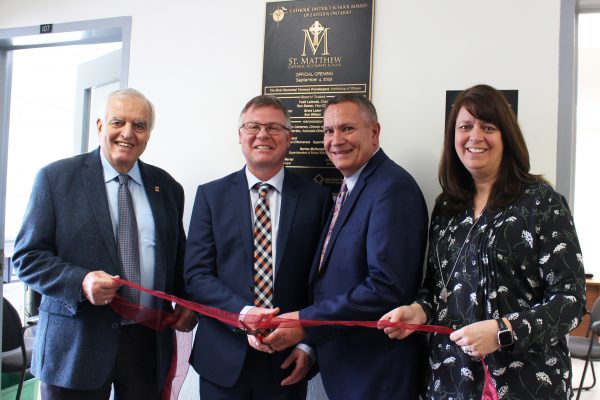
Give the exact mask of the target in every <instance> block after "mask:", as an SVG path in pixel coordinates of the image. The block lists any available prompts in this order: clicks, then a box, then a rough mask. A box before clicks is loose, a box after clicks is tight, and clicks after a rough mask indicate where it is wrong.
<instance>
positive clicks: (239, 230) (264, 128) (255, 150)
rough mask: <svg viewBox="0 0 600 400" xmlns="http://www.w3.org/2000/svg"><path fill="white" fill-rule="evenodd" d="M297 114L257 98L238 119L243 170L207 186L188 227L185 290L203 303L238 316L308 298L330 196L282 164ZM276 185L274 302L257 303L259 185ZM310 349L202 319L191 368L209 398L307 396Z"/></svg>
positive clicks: (272, 197) (295, 305)
mask: <svg viewBox="0 0 600 400" xmlns="http://www.w3.org/2000/svg"><path fill="white" fill-rule="evenodd" d="M290 126H291V125H290V119H289V115H288V111H287V110H286V108H285V107H284V105H283V104H282V103H281V102H280V101H279V100H278V99H277V98H275V97H272V96H257V97H255V98H253V99H252V100H250V101H249V102H248V103H247V104H246V106H245V107H244V109H243V111H242V113H241V116H240V128H239V131H238V135H239V142H240V144H241V147H242V152H243V154H244V157H245V158H246V167H245V168H243V169H242V170H240V171H238V172H234V173H233V174H231V175H228V176H226V177H224V178H221V179H218V180H216V181H213V182H210V183H207V184H204V185H200V186H199V187H198V191H197V194H196V200H195V202H194V208H193V211H192V218H191V222H190V228H189V232H188V244H187V248H186V257H185V279H186V288H187V291H188V293H190V296H191V298H192V299H193V300H194V301H197V302H199V303H202V304H206V305H209V306H213V307H217V308H220V309H223V310H225V311H229V312H232V313H241V314H243V316H242V317H241V318H242V319H243V318H248V320H252V318H251V317H249V315H269V314H272V315H274V314H276V313H277V312H279V311H280V310H281V311H283V312H287V311H292V310H297V309H299V308H302V307H305V306H307V305H308V304H309V288H308V278H309V274H310V269H311V264H312V258H313V255H314V253H315V251H316V248H317V244H318V241H319V235H320V233H321V229H322V228H323V226H324V224H325V220H326V218H327V215H328V213H329V209H330V205H331V195H330V194H329V191H328V190H326V189H325V188H323V187H322V186H320V185H318V184H316V183H314V182H311V181H308V180H305V179H303V178H300V177H299V176H297V175H295V174H294V173H292V172H290V171H289V170H287V169H285V168H284V166H283V161H284V158H285V156H286V154H287V151H288V148H289V146H290V142H291V135H290V129H291V128H290ZM259 182H263V183H268V184H270V185H271V189H270V190H269V194H268V195H267V200H268V203H269V208H270V214H271V225H272V247H271V249H272V260H273V262H272V266H273V268H272V270H273V272H274V289H273V298H272V304H273V307H275V308H273V309H272V308H266V307H258V306H254V304H255V303H254V301H255V293H254V292H255V287H256V285H255V283H254V278H253V277H254V263H255V262H254V244H253V224H254V222H253V221H254V219H255V215H254V207H255V204H256V202H257V199H258V196H259V195H258V191H257V190H256V188H255V184H257V183H259ZM308 352H310V349H308V348H307V347H302V346H301V347H297V348H295V349H289V350H287V351H284V352H280V353H273V350H272V349H270V348H269V347H267V346H264V345H262V344H261V343H260V341H259V340H258V339H257V338H256V337H254V336H252V335H245V334H243V333H240V332H236V331H234V329H233V328H232V327H231V326H228V325H225V324H222V323H220V322H218V321H216V320H213V319H210V318H202V317H201V318H200V320H199V322H198V330H197V333H196V339H195V342H194V348H193V350H192V356H191V364H192V365H193V367H194V369H195V370H196V371H197V372H198V373H199V374H200V395H201V396H200V397H201V398H202V400H210V399H216V398H218V399H236V400H238V399H305V398H306V387H307V385H306V377H305V376H306V374H307V372H308V371H309V370H310V368H311V365H312V363H313V361H312V358H310V356H309V354H308Z"/></svg>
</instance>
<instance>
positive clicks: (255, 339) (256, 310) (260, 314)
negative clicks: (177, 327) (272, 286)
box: [240, 307, 279, 354]
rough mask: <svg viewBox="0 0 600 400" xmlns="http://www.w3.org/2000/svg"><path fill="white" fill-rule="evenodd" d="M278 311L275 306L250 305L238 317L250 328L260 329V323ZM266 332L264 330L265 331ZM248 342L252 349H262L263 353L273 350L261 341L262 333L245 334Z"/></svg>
mask: <svg viewBox="0 0 600 400" xmlns="http://www.w3.org/2000/svg"><path fill="white" fill-rule="evenodd" d="M277 313H279V307H277V308H264V307H252V308H251V309H249V310H248V312H246V313H245V314H244V315H243V316H241V317H240V320H241V321H242V322H243V324H244V325H245V326H246V327H248V328H250V329H252V330H260V329H262V327H261V325H262V324H264V323H265V322H266V321H269V320H270V319H271V318H273V317H274V316H275V315H277ZM265 334H266V331H265ZM247 337H248V344H249V345H250V347H252V348H253V349H256V350H258V351H263V352H265V353H270V354H272V353H274V352H275V350H273V349H272V348H270V347H269V346H267V345H265V344H263V343H262V340H263V336H262V335H258V336H257V335H247Z"/></svg>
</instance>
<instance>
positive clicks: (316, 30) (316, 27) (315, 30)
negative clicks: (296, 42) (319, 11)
mask: <svg viewBox="0 0 600 400" xmlns="http://www.w3.org/2000/svg"><path fill="white" fill-rule="evenodd" d="M308 30H309V31H310V33H312V34H313V35H314V37H315V39H314V40H315V42H316V41H317V39H318V38H319V35H320V34H321V32H323V31H324V30H325V28H323V25H321V24H320V23H319V21H315V23H314V24H312V26H311V27H310V28H309V29H308Z"/></svg>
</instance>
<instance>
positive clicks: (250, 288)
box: [248, 285, 254, 293]
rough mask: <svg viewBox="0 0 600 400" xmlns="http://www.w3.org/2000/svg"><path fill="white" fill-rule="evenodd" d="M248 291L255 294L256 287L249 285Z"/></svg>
mask: <svg viewBox="0 0 600 400" xmlns="http://www.w3.org/2000/svg"><path fill="white" fill-rule="evenodd" d="M248 290H249V291H250V292H252V293H254V285H248Z"/></svg>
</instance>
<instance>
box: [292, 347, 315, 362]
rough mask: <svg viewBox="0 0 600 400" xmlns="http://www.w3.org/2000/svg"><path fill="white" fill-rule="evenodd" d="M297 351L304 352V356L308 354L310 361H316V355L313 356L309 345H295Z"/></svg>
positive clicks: (313, 352)
mask: <svg viewBox="0 0 600 400" xmlns="http://www.w3.org/2000/svg"><path fill="white" fill-rule="evenodd" d="M296 348H297V349H300V350H302V351H303V352H305V353H306V354H308V356H309V357H310V359H311V360H312V361H313V362H315V360H316V359H317V355H316V354H315V349H313V348H312V347H310V346H309V345H306V344H304V343H298V344H297V345H296Z"/></svg>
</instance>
